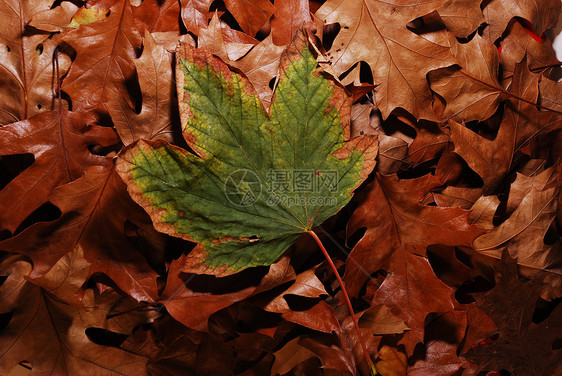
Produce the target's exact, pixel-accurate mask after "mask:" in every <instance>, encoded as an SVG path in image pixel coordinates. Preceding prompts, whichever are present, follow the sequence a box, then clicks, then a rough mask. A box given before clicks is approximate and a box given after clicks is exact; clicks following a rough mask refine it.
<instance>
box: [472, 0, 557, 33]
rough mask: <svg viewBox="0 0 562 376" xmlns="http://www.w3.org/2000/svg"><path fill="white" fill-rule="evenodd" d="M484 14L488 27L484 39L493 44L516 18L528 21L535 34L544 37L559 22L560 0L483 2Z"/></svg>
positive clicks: (494, 0) (500, 0) (496, 0)
mask: <svg viewBox="0 0 562 376" xmlns="http://www.w3.org/2000/svg"><path fill="white" fill-rule="evenodd" d="M482 6H483V9H482V14H483V15H484V19H485V20H486V23H487V24H488V26H487V27H486V28H485V29H484V37H485V38H486V39H487V40H488V41H490V43H493V42H495V41H496V39H498V38H499V37H500V36H501V35H502V34H503V32H504V30H505V29H506V28H507V25H508V24H509V22H510V21H511V20H512V19H513V18H514V17H520V18H523V19H526V20H528V21H529V22H530V23H531V25H533V29H534V32H535V33H536V34H537V35H539V36H540V35H542V34H543V33H544V32H545V31H546V30H547V29H550V28H552V27H554V26H555V25H556V22H558V16H559V15H560V1H558V0H540V1H535V0H518V1H512V0H492V1H486V2H482Z"/></svg>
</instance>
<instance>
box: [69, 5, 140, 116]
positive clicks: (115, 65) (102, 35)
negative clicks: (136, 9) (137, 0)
mask: <svg viewBox="0 0 562 376" xmlns="http://www.w3.org/2000/svg"><path fill="white" fill-rule="evenodd" d="M131 8H132V7H131V5H130V2H129V1H113V2H112V4H111V6H110V7H109V16H108V17H107V18H105V19H103V20H101V21H97V22H93V23H87V24H82V25H80V26H79V27H78V28H76V29H73V30H71V31H67V32H66V33H65V34H64V35H63V36H62V40H63V41H65V42H66V43H68V44H69V45H70V46H71V47H72V48H74V50H76V58H75V59H74V61H73V63H72V66H71V67H70V70H69V71H68V75H67V76H66V77H65V79H64V81H63V86H62V89H63V90H64V91H65V92H66V93H68V94H69V95H70V97H71V99H72V108H73V109H74V110H80V111H89V110H96V111H101V112H105V111H106V110H105V106H104V104H103V102H104V100H105V99H106V98H107V95H108V94H109V92H110V91H111V90H112V91H116V92H119V91H121V92H124V93H125V92H127V91H126V90H127V88H126V82H127V81H128V80H131V79H132V78H133V77H134V72H135V66H134V63H133V59H134V58H135V57H136V49H138V48H140V46H141V37H140V34H139V33H138V31H137V29H136V27H135V23H134V18H133V12H132V9H131Z"/></svg>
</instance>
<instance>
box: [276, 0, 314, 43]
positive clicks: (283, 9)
mask: <svg viewBox="0 0 562 376" xmlns="http://www.w3.org/2000/svg"><path fill="white" fill-rule="evenodd" d="M301 27H304V28H306V29H313V28H314V23H313V22H312V16H311V15H310V11H309V6H308V1H306V0H277V1H276V2H275V13H274V17H273V19H272V20H271V36H272V38H273V43H274V44H275V45H277V46H286V45H288V44H289V43H290V42H291V40H292V39H293V37H294V36H295V34H296V33H297V30H299V29H300V28H301Z"/></svg>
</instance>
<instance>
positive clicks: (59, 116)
mask: <svg viewBox="0 0 562 376" xmlns="http://www.w3.org/2000/svg"><path fill="white" fill-rule="evenodd" d="M115 143H117V137H116V136H115V132H114V131H113V129H111V128H106V127H100V126H99V125H97V124H96V118H95V116H93V115H92V114H88V113H78V112H68V111H66V110H63V111H62V112H59V111H50V112H45V113H42V114H39V115H36V116H34V117H33V118H31V119H29V120H23V121H20V122H17V123H13V124H9V125H6V126H3V127H1V128H0V150H1V154H2V155H12V154H33V156H34V157H35V161H34V162H33V164H32V165H31V166H30V167H29V168H27V169H26V170H25V171H23V172H22V173H21V174H20V175H19V176H17V177H16V178H15V179H14V180H12V181H11V182H10V183H9V184H8V186H7V187H5V188H4V189H3V190H2V191H0V211H1V212H2V213H3V216H2V218H0V227H1V228H3V229H7V230H9V231H10V232H11V233H14V232H15V230H16V229H17V227H18V226H19V225H20V223H21V222H22V221H23V220H24V219H25V218H26V217H27V216H28V215H29V214H31V213H32V212H33V211H34V210H35V209H37V208H38V207H39V206H40V205H42V204H44V203H46V202H47V200H48V197H49V195H50V193H51V191H52V190H53V189H54V188H56V187H58V186H60V185H62V184H65V183H68V182H71V181H73V180H76V179H78V178H79V177H80V176H81V175H82V173H83V172H84V170H85V169H86V168H87V167H88V166H95V165H101V166H109V165H110V164H111V160H110V159H108V158H106V157H104V156H100V155H95V154H93V153H91V152H90V150H89V149H88V147H89V146H90V145H100V146H109V145H112V144H115ZM71 249H72V248H71Z"/></svg>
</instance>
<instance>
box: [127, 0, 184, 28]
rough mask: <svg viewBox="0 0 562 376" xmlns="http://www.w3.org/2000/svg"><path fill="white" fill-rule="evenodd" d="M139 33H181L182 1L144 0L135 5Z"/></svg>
mask: <svg viewBox="0 0 562 376" xmlns="http://www.w3.org/2000/svg"><path fill="white" fill-rule="evenodd" d="M133 15H134V17H135V21H136V22H135V23H136V25H137V28H138V30H139V33H141V34H144V33H145V32H146V31H148V32H149V33H162V32H168V31H175V32H177V35H178V37H179V34H180V2H179V1H177V0H164V1H161V0H144V1H143V2H142V3H141V4H140V5H139V6H136V7H133Z"/></svg>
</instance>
